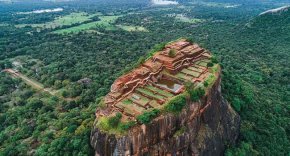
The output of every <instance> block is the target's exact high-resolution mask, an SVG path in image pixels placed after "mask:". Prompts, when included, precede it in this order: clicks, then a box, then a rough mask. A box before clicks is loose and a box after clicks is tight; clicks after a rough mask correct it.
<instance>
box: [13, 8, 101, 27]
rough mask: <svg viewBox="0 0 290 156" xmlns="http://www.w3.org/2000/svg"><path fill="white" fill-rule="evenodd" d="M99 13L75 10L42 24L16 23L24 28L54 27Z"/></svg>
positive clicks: (75, 22) (80, 20) (87, 19)
mask: <svg viewBox="0 0 290 156" xmlns="http://www.w3.org/2000/svg"><path fill="white" fill-rule="evenodd" d="M97 15H100V14H99V13H97V14H91V15H89V14H87V13H85V12H74V13H71V14H69V15H66V16H61V17H57V18H55V20H54V21H51V22H46V23H42V24H19V25H16V27H17V28H22V27H26V26H30V27H33V28H41V29H54V28H57V27H61V26H70V25H73V24H78V23H83V22H87V21H90V20H91V18H92V17H95V16H97Z"/></svg>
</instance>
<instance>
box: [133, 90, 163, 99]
mask: <svg viewBox="0 0 290 156" xmlns="http://www.w3.org/2000/svg"><path fill="white" fill-rule="evenodd" d="M136 90H137V91H138V92H140V93H142V94H144V95H147V96H149V97H151V98H154V99H157V100H161V101H163V100H164V97H163V96H160V95H156V94H154V93H153V92H151V91H149V90H147V89H144V88H137V89H136Z"/></svg>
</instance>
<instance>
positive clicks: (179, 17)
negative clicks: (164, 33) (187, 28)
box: [175, 14, 205, 24]
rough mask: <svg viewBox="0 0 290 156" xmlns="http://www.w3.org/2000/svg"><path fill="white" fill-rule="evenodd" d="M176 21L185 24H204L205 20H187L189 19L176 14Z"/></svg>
mask: <svg viewBox="0 0 290 156" xmlns="http://www.w3.org/2000/svg"><path fill="white" fill-rule="evenodd" d="M175 18H176V19H177V20H178V21H181V22H186V23H192V24H194V23H201V22H204V21H205V20H203V19H198V18H189V17H186V16H184V15H181V14H178V15H177V16H176V17H175Z"/></svg>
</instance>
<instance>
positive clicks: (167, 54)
mask: <svg viewBox="0 0 290 156" xmlns="http://www.w3.org/2000/svg"><path fill="white" fill-rule="evenodd" d="M210 62H211V54H210V53H209V52H208V51H207V50H205V49H203V48H201V47H199V45H197V44H194V43H191V42H189V41H187V40H186V39H179V40H177V41H174V42H171V43H168V44H167V45H165V47H164V48H163V50H161V51H158V52H156V53H155V54H154V55H153V56H152V57H150V58H148V59H147V60H146V61H145V62H144V63H143V64H141V65H140V66H139V67H138V68H136V69H134V70H132V71H131V72H130V73H128V74H126V75H123V76H121V77H119V78H118V79H117V80H115V82H114V83H113V85H112V86H111V91H110V93H108V94H107V96H106V97H105V98H104V104H105V108H103V109H98V110H97V111H96V117H97V118H99V117H107V116H112V115H113V114H116V113H118V112H120V113H122V121H135V120H136V117H137V116H139V115H141V114H142V113H143V112H146V111H148V110H152V109H154V108H155V109H161V108H162V107H163V106H164V104H165V103H167V102H168V101H170V100H171V99H172V98H173V97H175V96H177V95H179V94H181V93H183V92H184V91H185V84H186V83H188V82H190V83H192V84H194V86H198V85H199V84H203V83H204V81H205V80H207V79H209V78H210V77H211V76H213V74H212V73H211V72H209V68H208V64H209V63H210Z"/></svg>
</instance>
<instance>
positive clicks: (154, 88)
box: [145, 86, 174, 97]
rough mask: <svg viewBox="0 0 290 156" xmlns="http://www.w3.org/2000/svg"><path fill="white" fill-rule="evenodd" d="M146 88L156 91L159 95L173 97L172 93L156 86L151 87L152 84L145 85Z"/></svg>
mask: <svg viewBox="0 0 290 156" xmlns="http://www.w3.org/2000/svg"><path fill="white" fill-rule="evenodd" d="M145 88H146V89H149V90H152V91H154V92H157V93H158V94H160V95H163V96H166V97H173V96H174V95H173V94H171V93H169V92H167V91H165V90H162V89H159V88H157V87H153V86H145Z"/></svg>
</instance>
